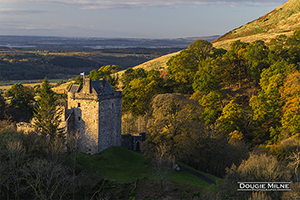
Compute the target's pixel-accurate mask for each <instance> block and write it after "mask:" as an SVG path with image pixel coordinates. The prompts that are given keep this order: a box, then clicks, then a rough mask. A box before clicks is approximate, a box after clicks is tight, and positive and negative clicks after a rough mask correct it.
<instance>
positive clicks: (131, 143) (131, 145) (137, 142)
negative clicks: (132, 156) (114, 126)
mask: <svg viewBox="0 0 300 200" xmlns="http://www.w3.org/2000/svg"><path fill="white" fill-rule="evenodd" d="M146 139H147V134H146V132H141V133H139V135H138V136H137V135H131V134H123V135H122V138H121V147H123V148H126V149H129V150H133V151H137V152H140V151H141V149H140V148H141V144H142V143H143V142H144V141H145V140H146Z"/></svg>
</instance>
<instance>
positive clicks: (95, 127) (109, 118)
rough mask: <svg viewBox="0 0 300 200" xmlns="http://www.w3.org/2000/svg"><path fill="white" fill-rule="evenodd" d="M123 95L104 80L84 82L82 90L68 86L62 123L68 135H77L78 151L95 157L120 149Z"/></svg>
mask: <svg viewBox="0 0 300 200" xmlns="http://www.w3.org/2000/svg"><path fill="white" fill-rule="evenodd" d="M121 116H122V92H120V91H114V90H113V89H112V87H111V86H110V85H109V83H108V82H107V80H106V79H102V80H99V81H91V79H89V78H84V83H83V87H81V86H80V85H71V87H70V89H69V91H68V108H67V110H66V116H65V121H66V124H67V131H68V133H69V134H70V133H71V132H73V133H75V132H77V131H78V132H79V134H80V139H79V150H80V151H82V152H85V153H90V154H97V153H99V152H101V151H103V150H104V149H106V148H108V147H111V146H121Z"/></svg>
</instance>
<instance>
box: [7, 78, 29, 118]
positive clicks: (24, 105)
mask: <svg viewBox="0 0 300 200" xmlns="http://www.w3.org/2000/svg"><path fill="white" fill-rule="evenodd" d="M34 96H35V92H34V90H33V88H32V87H29V86H23V85H22V84H20V83H16V84H14V85H13V86H12V87H11V88H10V89H9V90H8V91H7V92H6V95H5V97H6V98H7V99H9V100H10V104H9V107H11V108H14V109H18V110H21V111H22V112H28V113H32V110H33V103H34V102H35V100H34Z"/></svg>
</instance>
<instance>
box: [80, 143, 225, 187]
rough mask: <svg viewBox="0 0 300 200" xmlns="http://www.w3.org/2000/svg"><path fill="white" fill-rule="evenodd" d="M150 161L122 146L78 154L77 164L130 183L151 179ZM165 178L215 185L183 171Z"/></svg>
mask: <svg viewBox="0 0 300 200" xmlns="http://www.w3.org/2000/svg"><path fill="white" fill-rule="evenodd" d="M150 162H151V160H150V159H145V158H144V156H143V155H142V154H139V153H136V152H134V151H130V150H127V149H124V148H122V147H112V148H109V149H106V150H104V151H103V152H102V153H101V154H100V155H87V154H84V153H79V154H78V166H79V167H80V168H82V169H89V170H93V171H98V172H99V173H100V174H101V176H103V177H104V178H108V179H114V180H115V181H117V182H119V183H130V182H134V181H135V180H136V179H137V178H143V177H146V178H149V179H153V177H154V174H155V173H154V171H153V169H152V168H151V167H149V166H148V165H147V164H149V163H150ZM201 173H202V172H201ZM202 174H204V173H202ZM204 175H206V176H208V177H209V178H211V179H212V180H214V181H216V182H217V183H218V182H220V181H221V180H222V179H220V178H217V177H215V176H213V175H209V174H204ZM167 180H170V181H172V182H179V183H186V184H191V185H194V186H200V187H206V188H215V186H213V185H210V184H208V183H206V182H205V181H203V180H202V179H200V178H198V177H196V176H194V175H192V174H190V173H188V172H185V171H180V172H175V171H173V172H171V173H170V175H169V177H168V179H167Z"/></svg>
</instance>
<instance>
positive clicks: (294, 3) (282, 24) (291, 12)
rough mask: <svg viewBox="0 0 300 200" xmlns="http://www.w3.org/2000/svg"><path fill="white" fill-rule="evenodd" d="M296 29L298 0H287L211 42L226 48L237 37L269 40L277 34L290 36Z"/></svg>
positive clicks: (299, 23) (299, 16)
mask: <svg viewBox="0 0 300 200" xmlns="http://www.w3.org/2000/svg"><path fill="white" fill-rule="evenodd" d="M298 29H300V0H289V1H287V2H286V3H284V4H283V5H281V6H279V7H277V8H275V9H274V10H272V11H270V12H269V13H267V14H265V15H263V16H262V17H259V18H258V19H255V20H253V21H251V22H249V23H247V24H246V25H244V26H241V27H239V28H236V29H234V30H232V31H229V32H228V33H226V34H225V35H223V36H222V37H220V38H218V39H217V40H214V41H213V42H212V43H213V44H214V46H215V47H223V48H228V46H229V44H230V43H231V42H233V41H235V40H238V39H240V40H241V41H243V42H253V41H255V40H264V41H265V42H269V41H270V39H272V38H274V37H276V36H277V35H281V34H285V35H287V36H290V35H292V34H293V33H294V31H295V30H298Z"/></svg>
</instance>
